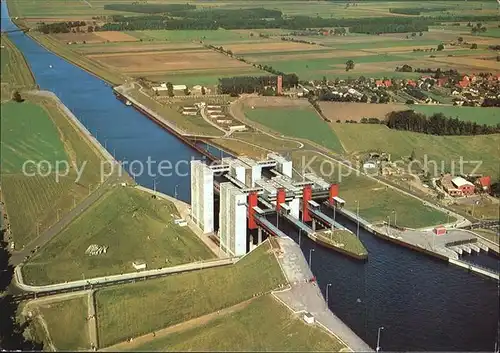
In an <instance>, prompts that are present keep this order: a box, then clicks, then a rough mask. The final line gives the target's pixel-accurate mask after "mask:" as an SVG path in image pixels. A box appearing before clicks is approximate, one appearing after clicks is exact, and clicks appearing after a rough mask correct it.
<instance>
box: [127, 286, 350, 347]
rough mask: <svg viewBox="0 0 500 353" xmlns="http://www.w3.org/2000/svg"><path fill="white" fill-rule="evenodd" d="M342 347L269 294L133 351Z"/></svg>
mask: <svg viewBox="0 0 500 353" xmlns="http://www.w3.org/2000/svg"><path fill="white" fill-rule="evenodd" d="M342 348H345V346H344V345H343V344H342V343H340V342H339V341H338V340H337V339H336V338H335V337H333V336H331V335H330V334H328V333H327V332H326V331H323V330H322V329H321V328H319V327H318V326H311V325H307V324H306V323H305V322H304V321H303V320H301V318H300V317H299V316H297V315H294V314H292V313H291V312H290V311H289V310H288V309H287V308H286V307H285V306H283V305H282V304H281V303H279V302H278V301H277V300H276V299H274V298H273V297H272V296H271V295H266V296H262V297H260V298H257V299H254V300H253V301H252V302H250V304H248V306H246V307H245V308H243V309H241V310H239V311H236V312H233V313H231V314H228V315H226V316H223V317H220V318H217V319H215V320H213V321H210V322H208V323H206V324H204V325H201V326H198V327H193V328H189V329H186V330H183V331H180V332H175V333H171V334H168V335H167V336H165V337H161V338H157V339H154V340H153V341H150V342H148V343H145V344H142V345H140V346H138V347H135V349H134V350H135V351H137V350H139V351H167V350H169V351H177V352H180V351H233V352H234V351H254V352H262V351H284V352H291V351H302V352H316V351H330V352H333V351H336V352H338V351H340V350H341V349H342Z"/></svg>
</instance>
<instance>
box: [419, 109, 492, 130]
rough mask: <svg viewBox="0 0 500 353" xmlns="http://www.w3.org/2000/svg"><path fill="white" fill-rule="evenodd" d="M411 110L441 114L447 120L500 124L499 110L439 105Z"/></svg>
mask: <svg viewBox="0 0 500 353" xmlns="http://www.w3.org/2000/svg"><path fill="white" fill-rule="evenodd" d="M411 109H413V110H415V111H416V112H419V113H423V114H426V115H432V114H434V113H443V114H444V115H446V116H447V117H449V118H458V119H460V120H465V121H474V122H476V123H478V124H486V125H497V124H500V109H498V108H481V107H459V106H439V105H412V106H411Z"/></svg>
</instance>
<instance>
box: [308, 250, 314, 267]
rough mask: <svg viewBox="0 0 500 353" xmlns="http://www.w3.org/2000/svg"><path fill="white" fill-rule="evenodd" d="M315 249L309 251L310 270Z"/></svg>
mask: <svg viewBox="0 0 500 353" xmlns="http://www.w3.org/2000/svg"><path fill="white" fill-rule="evenodd" d="M313 251H314V249H309V268H311V258H312V253H313Z"/></svg>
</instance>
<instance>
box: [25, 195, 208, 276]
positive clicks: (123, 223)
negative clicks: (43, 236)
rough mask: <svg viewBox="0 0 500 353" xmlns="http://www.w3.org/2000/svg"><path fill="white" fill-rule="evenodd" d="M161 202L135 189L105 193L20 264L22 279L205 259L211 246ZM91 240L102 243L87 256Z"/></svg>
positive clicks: (101, 273)
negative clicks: (139, 263) (179, 222)
mask: <svg viewBox="0 0 500 353" xmlns="http://www.w3.org/2000/svg"><path fill="white" fill-rule="evenodd" d="M174 217H179V215H178V212H177V209H176V208H175V206H174V205H173V204H172V203H171V202H168V201H166V200H161V199H153V198H152V197H151V195H150V194H147V193H144V192H142V191H139V190H136V189H134V188H119V189H113V190H111V191H108V193H107V194H106V195H104V196H103V197H102V198H101V199H99V200H98V201H97V202H96V203H94V204H93V205H92V206H91V208H89V209H88V210H86V211H85V212H84V213H83V214H82V215H81V216H80V217H78V218H77V219H76V220H75V221H73V222H72V223H71V224H70V225H69V226H68V227H67V228H66V229H64V230H63V231H62V232H61V233H60V234H58V235H57V236H56V237H55V238H54V239H53V240H51V241H50V242H49V243H48V244H47V245H46V246H45V247H44V248H43V249H42V250H40V251H39V252H38V253H37V254H36V255H35V256H33V257H32V258H31V259H30V261H29V262H28V263H27V264H26V265H24V266H23V276H24V279H25V281H26V282H27V283H30V284H33V285H47V284H53V283H59V282H64V281H74V280H78V279H81V278H82V277H83V276H85V277H86V278H93V277H100V276H106V275H112V274H120V273H126V272H132V271H134V268H133V267H132V262H133V261H136V260H141V261H144V262H145V263H146V264H147V267H148V268H149V269H154V268H162V267H170V266H175V265H180V264H183V263H189V262H194V261H198V260H205V259H209V258H211V257H213V256H212V253H211V252H210V250H209V249H208V248H207V247H206V246H205V245H204V244H203V243H202V242H201V240H200V239H198V237H197V236H196V235H195V234H194V233H192V232H191V230H190V229H189V228H187V227H179V226H178V225H176V224H174ZM90 244H97V245H99V246H106V247H108V250H107V252H106V253H105V254H100V255H96V256H89V255H87V254H85V250H87V247H88V246H89V245H90Z"/></svg>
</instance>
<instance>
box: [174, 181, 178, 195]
mask: <svg viewBox="0 0 500 353" xmlns="http://www.w3.org/2000/svg"><path fill="white" fill-rule="evenodd" d="M178 187H179V184H176V185H175V188H174V198H175V199H177V188H178Z"/></svg>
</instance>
